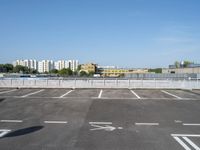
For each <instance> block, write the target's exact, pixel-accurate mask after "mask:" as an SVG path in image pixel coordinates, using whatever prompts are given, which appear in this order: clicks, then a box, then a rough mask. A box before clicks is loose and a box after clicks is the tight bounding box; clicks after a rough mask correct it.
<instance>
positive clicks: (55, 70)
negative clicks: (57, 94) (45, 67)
mask: <svg viewBox="0 0 200 150" xmlns="http://www.w3.org/2000/svg"><path fill="white" fill-rule="evenodd" d="M49 73H53V74H57V73H58V70H57V69H53V70H50V71H49Z"/></svg>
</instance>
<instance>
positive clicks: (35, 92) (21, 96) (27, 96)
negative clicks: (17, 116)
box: [21, 89, 44, 97]
mask: <svg viewBox="0 0 200 150" xmlns="http://www.w3.org/2000/svg"><path fill="white" fill-rule="evenodd" d="M42 91H44V89H42V90H39V91H36V92H33V93H29V94H26V95H23V96H21V97H28V96H31V95H34V94H37V93H40V92H42Z"/></svg>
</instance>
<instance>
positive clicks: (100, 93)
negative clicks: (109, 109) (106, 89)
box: [98, 90, 103, 98]
mask: <svg viewBox="0 0 200 150" xmlns="http://www.w3.org/2000/svg"><path fill="white" fill-rule="evenodd" d="M102 93H103V90H101V91H100V92H99V96H98V98H101V96H102Z"/></svg>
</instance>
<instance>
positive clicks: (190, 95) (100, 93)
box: [0, 88, 200, 100]
mask: <svg viewBox="0 0 200 150" xmlns="http://www.w3.org/2000/svg"><path fill="white" fill-rule="evenodd" d="M1 90H2V91H0V97H2V98H4V97H23V98H77V99H81V98H98V99H140V100H146V99H155V100H200V90H192V91H189V90H167V89H65V88H61V89H1Z"/></svg>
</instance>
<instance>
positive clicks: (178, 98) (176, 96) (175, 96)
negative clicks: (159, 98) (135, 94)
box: [161, 90, 182, 99]
mask: <svg viewBox="0 0 200 150" xmlns="http://www.w3.org/2000/svg"><path fill="white" fill-rule="evenodd" d="M161 92H163V93H165V94H168V95H170V96H173V97H175V98H177V99H182V98H181V97H179V96H177V95H174V94H171V93H169V92H167V91H164V90H161Z"/></svg>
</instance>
